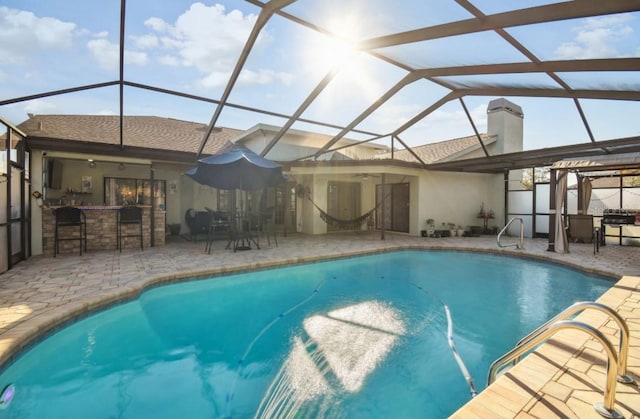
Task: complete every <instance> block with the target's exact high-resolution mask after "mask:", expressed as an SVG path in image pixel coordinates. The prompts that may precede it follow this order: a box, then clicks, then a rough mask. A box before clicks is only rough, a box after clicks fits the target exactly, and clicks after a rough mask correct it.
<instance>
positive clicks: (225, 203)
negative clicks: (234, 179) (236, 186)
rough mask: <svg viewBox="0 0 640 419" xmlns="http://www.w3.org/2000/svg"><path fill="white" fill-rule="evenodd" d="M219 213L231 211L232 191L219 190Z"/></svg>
mask: <svg viewBox="0 0 640 419" xmlns="http://www.w3.org/2000/svg"><path fill="white" fill-rule="evenodd" d="M217 191H218V211H223V212H230V211H231V198H230V195H231V191H228V190H226V189H218V190H217Z"/></svg>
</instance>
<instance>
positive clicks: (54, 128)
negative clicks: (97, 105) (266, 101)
mask: <svg viewBox="0 0 640 419" xmlns="http://www.w3.org/2000/svg"><path fill="white" fill-rule="evenodd" d="M123 118H124V119H123V121H124V123H123V130H124V137H125V138H126V142H125V144H126V145H125V148H127V147H138V148H146V149H153V150H164V151H179V152H186V153H194V154H195V153H196V151H197V150H198V146H199V144H200V140H201V139H202V135H203V134H204V132H205V131H206V129H207V126H206V125H205V124H201V123H197V122H189V121H181V120H178V119H171V118H161V117H157V116H124V117H123ZM18 128H19V129H20V130H22V131H23V132H24V133H25V134H26V135H27V136H28V137H31V138H41V139H48V140H63V141H69V142H73V141H77V142H82V143H94V144H110V145H119V144H120V117H119V116H117V115H30V118H29V119H28V120H26V121H24V122H23V123H21V124H20V125H18ZM241 133H242V131H241V130H237V129H232V128H221V129H219V130H215V131H214V132H213V134H212V137H211V141H209V143H208V144H207V147H206V148H205V153H206V154H215V153H219V152H222V151H225V150H227V149H228V148H230V147H232V146H233V144H232V143H231V139H233V138H234V137H236V136H238V135H240V134H241Z"/></svg>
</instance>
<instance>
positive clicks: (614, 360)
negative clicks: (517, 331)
mask: <svg viewBox="0 0 640 419" xmlns="http://www.w3.org/2000/svg"><path fill="white" fill-rule="evenodd" d="M562 329H574V330H581V331H583V332H585V333H587V334H589V335H590V336H591V337H592V338H594V339H596V340H597V341H599V342H600V344H601V345H602V347H603V348H604V350H605V352H606V354H607V370H606V382H605V387H604V402H603V403H594V404H593V408H594V409H595V410H596V412H598V413H599V414H600V415H601V416H604V417H606V418H616V419H617V418H623V417H624V416H623V415H622V413H620V411H618V410H616V409H615V406H614V405H615V402H616V400H615V397H616V375H617V373H618V356H617V355H616V351H615V349H614V347H613V345H612V344H611V342H609V340H608V339H607V338H606V337H605V336H604V334H603V333H602V332H601V331H599V330H598V329H596V328H595V327H593V326H590V325H588V324H586V323H582V322H578V321H575V320H561V321H559V322H555V323H553V324H552V325H550V326H549V327H547V328H546V329H543V330H541V331H540V333H539V334H537V335H536V336H533V337H532V338H531V339H529V340H527V341H525V342H523V343H522V345H520V346H516V347H514V348H513V349H511V350H510V351H509V352H507V353H506V354H504V355H502V356H501V357H500V358H498V359H496V360H495V361H493V363H492V364H491V366H490V367H489V374H488V377H487V386H489V385H491V383H493V382H494V381H495V379H496V377H497V374H498V371H499V370H500V369H501V368H504V367H505V366H506V365H507V364H509V363H511V362H514V361H515V362H517V359H518V358H519V357H520V356H521V355H522V354H524V353H525V352H528V351H530V350H532V349H533V348H535V347H536V346H537V345H539V344H540V343H543V342H544V341H546V340H547V339H548V338H550V337H551V336H552V335H555V334H556V333H557V332H559V331H560V330H562Z"/></svg>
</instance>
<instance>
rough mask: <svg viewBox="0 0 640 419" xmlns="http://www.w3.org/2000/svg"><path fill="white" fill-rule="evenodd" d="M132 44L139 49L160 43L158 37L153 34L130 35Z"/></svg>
mask: <svg viewBox="0 0 640 419" xmlns="http://www.w3.org/2000/svg"><path fill="white" fill-rule="evenodd" d="M130 38H131V40H132V41H133V44H134V45H135V46H136V47H138V48H140V49H149V48H156V47H157V46H158V45H160V41H159V40H158V37H157V36H155V35H143V36H130Z"/></svg>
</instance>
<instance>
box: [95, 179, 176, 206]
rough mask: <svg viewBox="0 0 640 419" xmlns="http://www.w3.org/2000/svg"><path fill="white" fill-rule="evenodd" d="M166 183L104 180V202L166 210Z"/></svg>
mask: <svg viewBox="0 0 640 419" xmlns="http://www.w3.org/2000/svg"><path fill="white" fill-rule="evenodd" d="M166 188H167V185H166V181H164V180H154V181H153V190H152V189H151V181H150V180H149V179H131V178H114V177H105V178H104V202H106V204H107V205H132V204H136V205H151V204H152V201H153V204H154V208H155V209H159V210H164V209H166V190H167V189H166Z"/></svg>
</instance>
